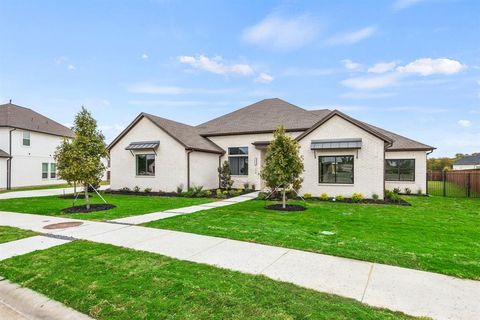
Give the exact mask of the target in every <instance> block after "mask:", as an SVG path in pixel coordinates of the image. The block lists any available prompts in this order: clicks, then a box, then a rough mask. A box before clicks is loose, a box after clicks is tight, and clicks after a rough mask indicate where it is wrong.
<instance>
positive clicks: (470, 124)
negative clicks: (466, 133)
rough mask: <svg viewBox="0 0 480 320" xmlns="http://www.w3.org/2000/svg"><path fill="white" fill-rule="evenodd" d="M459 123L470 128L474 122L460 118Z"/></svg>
mask: <svg viewBox="0 0 480 320" xmlns="http://www.w3.org/2000/svg"><path fill="white" fill-rule="evenodd" d="M457 123H458V125H459V126H461V127H464V128H469V127H471V126H472V122H471V121H470V120H458V122H457Z"/></svg>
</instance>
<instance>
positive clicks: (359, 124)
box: [296, 110, 393, 143]
mask: <svg viewBox="0 0 480 320" xmlns="http://www.w3.org/2000/svg"><path fill="white" fill-rule="evenodd" d="M335 116H338V117H340V118H342V119H344V120H346V121H348V122H350V123H351V124H353V125H354V126H357V127H359V128H360V129H363V130H364V131H366V132H368V133H370V134H372V135H373V136H375V137H377V138H379V139H380V140H383V141H385V142H387V143H393V141H392V139H390V138H389V137H387V136H385V135H384V134H382V133H380V132H378V131H376V130H373V129H372V128H370V127H369V126H366V125H365V124H364V123H362V122H361V121H358V120H356V119H353V118H351V117H349V116H347V115H346V114H344V113H342V112H340V111H338V110H333V111H332V112H330V113H329V114H328V115H326V116H325V117H323V118H322V119H321V120H320V121H318V122H317V123H315V124H314V125H313V126H312V127H311V128H310V129H308V130H306V131H305V132H304V133H302V134H301V135H299V136H298V137H297V138H296V140H297V141H300V140H302V139H303V138H305V137H306V136H308V135H309V134H310V133H312V132H313V131H314V130H315V129H317V128H318V127H320V126H321V125H323V124H324V123H326V122H327V121H328V120H330V119H332V118H333V117H335Z"/></svg>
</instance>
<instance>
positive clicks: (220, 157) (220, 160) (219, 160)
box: [218, 154, 223, 189]
mask: <svg viewBox="0 0 480 320" xmlns="http://www.w3.org/2000/svg"><path fill="white" fill-rule="evenodd" d="M222 156H223V155H222V154H221V155H219V156H218V170H220V168H221V167H222ZM221 185H222V183H221V181H220V171H218V188H219V189H220V187H221Z"/></svg>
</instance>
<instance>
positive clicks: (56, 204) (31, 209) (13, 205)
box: [0, 194, 213, 220]
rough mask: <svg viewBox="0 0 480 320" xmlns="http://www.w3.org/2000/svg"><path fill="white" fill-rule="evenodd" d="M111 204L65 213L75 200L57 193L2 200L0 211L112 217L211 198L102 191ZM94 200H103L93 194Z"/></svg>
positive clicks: (206, 200) (80, 202) (94, 218)
mask: <svg viewBox="0 0 480 320" xmlns="http://www.w3.org/2000/svg"><path fill="white" fill-rule="evenodd" d="M102 196H103V197H104V198H105V200H106V201H107V202H108V203H111V204H114V205H116V206H117V207H116V208H114V209H110V210H106V211H98V212H91V213H74V214H63V213H62V209H64V208H68V207H71V206H72V201H73V200H72V199H60V198H59V197H58V196H50V197H35V198H17V199H4V200H0V211H12V212H22V213H35V214H43V215H48V216H62V217H68V218H75V219H85V220H111V219H117V218H122V217H127V216H135V215H139V214H145V213H150V212H156V211H164V210H168V209H174V208H180V207H188V206H192V205H196V204H201V203H207V202H211V201H212V200H213V199H208V198H180V197H178V198H176V197H157V196H132V195H113V194H102ZM92 203H103V202H102V200H101V199H100V198H99V197H98V196H97V195H94V196H93V197H92ZM83 204H85V201H84V200H77V202H76V203H75V205H83Z"/></svg>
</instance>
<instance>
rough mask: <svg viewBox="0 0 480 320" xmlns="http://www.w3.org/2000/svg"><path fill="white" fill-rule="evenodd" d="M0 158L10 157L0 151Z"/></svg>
mask: <svg viewBox="0 0 480 320" xmlns="http://www.w3.org/2000/svg"><path fill="white" fill-rule="evenodd" d="M0 158H10V155H9V154H8V153H7V152H5V151H3V150H2V149H0Z"/></svg>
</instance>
